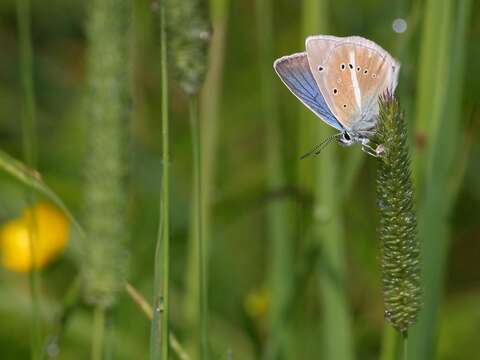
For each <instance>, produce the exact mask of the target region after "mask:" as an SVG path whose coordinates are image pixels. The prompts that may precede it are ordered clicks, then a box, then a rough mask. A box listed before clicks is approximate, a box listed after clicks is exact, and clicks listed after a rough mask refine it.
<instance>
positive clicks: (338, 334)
mask: <svg viewBox="0 0 480 360" xmlns="http://www.w3.org/2000/svg"><path fill="white" fill-rule="evenodd" d="M328 10H329V6H328V1H318V0H304V1H303V28H304V36H307V35H311V34H316V33H328V29H329V23H328V15H327V14H328ZM303 41H304V39H303ZM312 118H313V116H309V119H306V121H307V120H308V121H309V122H310V125H306V124H305V125H306V126H308V127H310V129H308V128H307V130H303V131H301V132H303V133H304V134H305V133H306V135H307V136H310V138H312V135H313V137H314V138H315V139H316V140H318V139H323V138H326V137H327V136H328V135H330V129H329V128H328V126H325V125H324V124H318V123H317V122H315V120H314V119H312ZM310 141H311V140H310ZM335 151H336V149H335V148H334V147H331V148H329V149H325V151H324V152H323V153H322V156H321V157H320V158H318V159H315V164H312V162H311V161H306V160H304V163H305V165H302V166H308V167H310V168H313V172H312V170H311V169H303V172H302V177H303V178H308V177H306V176H305V173H308V172H312V175H311V176H313V183H312V185H311V188H312V191H313V194H314V199H315V200H314V207H313V214H312V218H313V223H312V225H313V236H314V241H315V243H316V246H317V247H318V248H319V249H320V254H321V257H320V259H319V261H318V275H319V279H320V289H321V293H320V294H321V297H322V312H323V323H322V327H323V329H324V332H323V342H322V345H323V350H324V354H323V355H324V357H325V358H327V359H346V360H347V359H353V357H354V355H353V340H352V335H351V319H350V313H349V309H348V301H347V296H346V293H345V271H346V269H345V268H346V265H345V251H344V245H343V242H344V232H343V221H342V207H341V203H342V200H341V199H343V198H344V197H345V196H346V194H347V193H348V188H350V186H351V184H352V183H353V179H354V177H355V174H356V173H357V171H358V168H359V166H358V165H359V164H360V161H361V159H362V158H361V156H360V155H354V154H352V155H350V156H352V159H353V161H350V160H349V163H348V164H349V165H348V168H347V174H348V177H346V178H345V180H344V181H343V183H342V182H341V181H339V180H340V178H339V171H338V168H339V166H338V159H337V157H336V153H335ZM338 183H341V186H338V185H337V184H338Z"/></svg>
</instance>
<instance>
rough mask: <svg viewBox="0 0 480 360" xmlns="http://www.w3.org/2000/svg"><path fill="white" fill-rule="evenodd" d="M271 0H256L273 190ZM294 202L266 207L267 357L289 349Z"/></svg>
mask: <svg viewBox="0 0 480 360" xmlns="http://www.w3.org/2000/svg"><path fill="white" fill-rule="evenodd" d="M273 4H274V3H273V1H272V0H257V1H256V6H257V9H256V12H257V13H256V17H257V24H258V25H257V26H258V33H259V52H260V59H259V60H260V65H261V84H262V85H261V87H262V107H263V117H264V121H265V130H266V149H265V150H266V165H267V166H266V168H267V189H268V191H275V190H278V189H281V188H282V187H284V186H287V184H288V176H287V169H286V166H285V162H284V159H283V156H282V151H281V149H282V145H283V138H282V127H281V123H280V117H279V111H278V106H277V101H276V98H277V97H276V83H275V82H274V81H276V79H275V78H274V74H273V72H272V60H273V58H274V51H273V50H274V47H273V46H274V42H275V41H274V39H275V38H274V27H273V9H274V5H273ZM293 205H294V204H293V203H292V202H290V200H289V199H276V200H273V201H272V202H271V203H270V204H269V207H268V213H267V221H268V228H267V229H268V230H267V231H268V239H269V241H270V244H271V245H270V247H271V257H270V259H269V261H270V265H269V266H270V269H269V276H270V279H269V280H270V291H271V299H272V303H271V311H270V314H269V316H270V319H269V333H270V339H269V343H268V345H267V353H266V358H267V359H279V358H285V357H288V356H289V353H290V350H291V345H292V342H291V324H290V323H289V316H288V315H289V310H290V308H289V305H290V302H291V297H292V293H293V285H294V275H293V274H294V272H293V269H292V267H293V259H292V257H293V250H292V247H293V239H292V237H293V224H292V223H291V221H290V219H291V218H292V217H293V216H294V215H293V210H294V208H293Z"/></svg>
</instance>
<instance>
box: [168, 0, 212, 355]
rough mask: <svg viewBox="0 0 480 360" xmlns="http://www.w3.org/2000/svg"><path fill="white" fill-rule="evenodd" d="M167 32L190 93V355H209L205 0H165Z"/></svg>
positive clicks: (183, 83) (175, 63) (180, 77)
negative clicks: (202, 114)
mask: <svg viewBox="0 0 480 360" xmlns="http://www.w3.org/2000/svg"><path fill="white" fill-rule="evenodd" d="M167 4H168V7H167V12H168V23H167V24H168V32H169V45H170V54H171V61H172V65H173V67H172V68H173V70H174V71H173V73H174V74H175V78H176V80H177V82H178V84H179V86H180V88H181V89H182V91H183V92H184V93H185V94H186V95H188V96H189V99H190V102H189V107H190V121H191V131H192V145H193V191H192V197H193V200H192V208H191V212H192V218H191V225H192V226H191V237H190V244H189V264H188V270H187V277H188V278H187V281H188V285H187V294H186V302H185V303H186V307H187V311H186V318H187V321H186V323H187V324H188V325H189V328H190V329H192V330H193V333H194V336H192V340H193V341H192V342H194V343H195V346H194V354H193V357H195V358H200V359H204V358H206V357H207V356H208V349H207V347H208V344H207V338H208V334H207V330H208V326H207V318H206V317H207V291H206V289H207V288H206V278H207V274H206V255H207V253H206V250H205V246H204V243H203V233H202V232H203V230H202V225H203V220H202V208H203V205H202V197H201V187H202V179H201V176H202V174H201V148H200V146H201V144H200V140H201V139H200V136H201V134H200V124H199V109H198V93H199V91H200V89H201V87H202V85H203V81H204V79H205V74H206V72H207V64H208V61H207V60H208V45H209V42H210V37H211V27H210V22H209V11H208V4H207V1H206V0H185V1H181V2H179V1H167Z"/></svg>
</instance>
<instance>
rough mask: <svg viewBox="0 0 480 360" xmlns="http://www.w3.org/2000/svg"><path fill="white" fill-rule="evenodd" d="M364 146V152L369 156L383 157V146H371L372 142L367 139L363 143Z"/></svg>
mask: <svg viewBox="0 0 480 360" xmlns="http://www.w3.org/2000/svg"><path fill="white" fill-rule="evenodd" d="M361 144H362V151H363V152H364V153H366V154H368V155H371V156H373V157H376V158H378V157H381V156H382V155H383V152H384V147H383V145H377V146H376V147H375V148H374V147H372V146H371V145H370V140H368V139H365V140H364V141H362V142H361Z"/></svg>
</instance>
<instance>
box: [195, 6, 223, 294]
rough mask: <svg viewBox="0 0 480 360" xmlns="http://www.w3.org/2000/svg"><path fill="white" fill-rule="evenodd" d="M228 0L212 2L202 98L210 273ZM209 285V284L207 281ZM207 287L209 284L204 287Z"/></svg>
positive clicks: (203, 190) (205, 223)
mask: <svg viewBox="0 0 480 360" xmlns="http://www.w3.org/2000/svg"><path fill="white" fill-rule="evenodd" d="M228 7H229V0H211V1H210V8H211V14H212V16H211V17H212V22H213V28H214V29H215V31H214V32H213V36H212V40H211V46H210V66H209V70H208V72H207V77H206V79H205V85H204V88H203V92H202V95H201V99H200V104H201V106H200V111H201V113H200V119H201V121H200V127H201V129H200V130H201V131H200V140H201V141H200V147H201V155H202V156H201V168H202V170H201V172H202V176H203V181H202V188H201V191H200V193H201V196H202V200H201V203H202V223H203V224H202V239H203V242H204V247H205V260H204V261H205V267H206V271H208V259H209V244H210V237H211V227H212V225H211V223H212V207H213V206H212V205H213V197H214V189H215V183H216V164H217V161H216V155H217V148H218V131H219V125H220V124H219V120H220V116H219V112H220V104H221V98H222V85H223V83H222V81H223V68H224V55H225V38H226V28H227V21H228ZM206 282H207V281H206ZM205 287H206V288H207V287H208V284H207V283H206V284H205Z"/></svg>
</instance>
